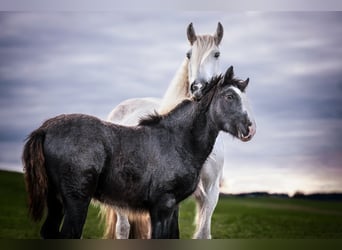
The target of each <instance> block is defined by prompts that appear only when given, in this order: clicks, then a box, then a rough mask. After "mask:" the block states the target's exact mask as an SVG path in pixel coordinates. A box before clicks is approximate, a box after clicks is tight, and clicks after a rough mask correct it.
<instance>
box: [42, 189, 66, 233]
mask: <svg viewBox="0 0 342 250" xmlns="http://www.w3.org/2000/svg"><path fill="white" fill-rule="evenodd" d="M47 208H48V214H47V217H46V220H45V222H44V224H43V226H42V229H41V231H40V235H41V236H42V238H44V239H56V238H59V237H60V235H59V228H60V225H61V222H62V219H63V205H62V202H61V201H60V200H59V199H58V198H57V196H56V193H55V192H53V191H52V190H51V189H49V193H48V197H47Z"/></svg>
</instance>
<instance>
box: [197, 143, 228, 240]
mask: <svg viewBox="0 0 342 250" xmlns="http://www.w3.org/2000/svg"><path fill="white" fill-rule="evenodd" d="M216 142H217V141H216ZM222 146H223V144H219V145H217V144H215V147H214V149H215V150H214V151H213V152H214V154H213V153H212V154H211V155H210V156H209V158H208V159H207V161H206V163H205V164H204V166H203V169H202V171H201V180H200V183H199V185H198V186H197V189H196V191H195V193H194V196H195V199H196V202H197V207H196V208H197V210H196V231H195V234H194V236H193V238H195V239H210V238H211V218H212V215H213V213H214V210H215V207H216V205H217V202H218V199H219V193H220V181H221V178H222V169H223V159H224V158H223V157H222V156H221V151H220V149H221V147H222Z"/></svg>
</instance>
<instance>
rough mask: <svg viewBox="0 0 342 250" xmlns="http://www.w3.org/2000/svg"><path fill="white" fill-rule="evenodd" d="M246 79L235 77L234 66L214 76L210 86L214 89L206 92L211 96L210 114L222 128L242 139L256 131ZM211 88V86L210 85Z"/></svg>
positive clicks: (251, 135) (248, 137) (245, 139)
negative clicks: (218, 75) (222, 73)
mask: <svg viewBox="0 0 342 250" xmlns="http://www.w3.org/2000/svg"><path fill="white" fill-rule="evenodd" d="M248 82H249V78H247V79H246V80H245V81H243V80H238V79H236V78H234V71H233V66H231V67H229V68H228V69H227V71H226V73H225V74H224V75H222V76H220V77H216V78H213V80H212V81H211V82H210V83H209V86H211V85H214V87H212V88H213V89H211V90H209V91H208V92H212V91H213V92H212V93H211V94H210V93H208V94H205V96H207V95H209V96H211V104H210V116H211V119H212V120H213V121H215V123H216V124H217V126H218V127H219V129H220V130H223V131H225V132H228V133H230V134H231V135H233V136H235V137H237V138H239V139H240V140H242V141H249V140H250V139H252V137H253V136H254V134H255V132H256V124H255V120H254V118H253V115H252V112H251V109H250V107H249V105H248V99H247V96H246V87H247V85H248ZM209 88H210V87H209Z"/></svg>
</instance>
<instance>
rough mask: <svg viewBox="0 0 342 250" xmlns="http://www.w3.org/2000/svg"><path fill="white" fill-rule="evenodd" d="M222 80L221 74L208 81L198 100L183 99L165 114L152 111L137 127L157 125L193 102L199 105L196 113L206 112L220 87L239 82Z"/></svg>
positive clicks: (235, 79)
mask: <svg viewBox="0 0 342 250" xmlns="http://www.w3.org/2000/svg"><path fill="white" fill-rule="evenodd" d="M223 79H224V75H222V74H220V75H218V76H214V77H212V79H211V80H210V81H209V83H208V84H207V86H206V87H205V88H204V89H203V90H202V91H203V96H202V98H201V99H200V100H189V99H185V100H183V101H182V102H181V103H179V104H178V105H177V106H176V107H175V108H174V109H172V110H171V111H170V112H169V113H167V114H158V113H157V112H156V111H154V113H152V114H149V115H147V116H144V117H142V118H141V119H140V121H139V125H142V126H145V125H147V126H152V125H157V124H159V123H160V122H161V121H162V120H163V119H165V118H167V117H169V116H172V115H173V114H174V113H176V112H177V111H178V110H179V109H182V108H183V107H184V106H187V105H189V104H191V103H193V102H197V103H198V104H199V105H200V108H199V109H198V110H197V112H199V113H201V112H203V111H206V110H207V109H208V107H209V105H210V103H211V102H212V100H213V98H214V96H215V93H216V92H217V90H218V89H219V88H220V87H222V86H225V85H231V86H237V85H238V83H239V82H240V81H241V80H240V79H238V78H232V79H230V80H228V81H224V80H223Z"/></svg>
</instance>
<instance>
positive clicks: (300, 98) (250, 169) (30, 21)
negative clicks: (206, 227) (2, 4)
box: [0, 10, 342, 195]
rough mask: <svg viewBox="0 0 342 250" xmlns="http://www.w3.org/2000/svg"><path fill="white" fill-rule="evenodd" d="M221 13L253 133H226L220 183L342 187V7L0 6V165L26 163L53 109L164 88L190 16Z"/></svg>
mask: <svg viewBox="0 0 342 250" xmlns="http://www.w3.org/2000/svg"><path fill="white" fill-rule="evenodd" d="M218 21H220V22H221V23H222V25H223V27H224V37H223V41H222V43H221V45H220V50H221V61H220V69H221V71H222V72H224V71H225V70H226V69H227V68H228V67H229V66H230V65H233V66H234V70H235V74H236V76H237V77H239V78H242V79H245V78H247V77H249V78H250V83H249V86H248V89H247V94H248V97H249V100H250V103H251V106H252V109H253V111H254V117H255V119H256V123H257V133H256V135H255V137H254V138H253V139H252V140H251V141H250V142H247V143H243V142H240V141H239V140H237V139H233V138H232V137H231V136H229V135H226V134H224V135H222V136H223V137H224V141H225V166H224V177H225V178H224V185H223V187H222V191H224V192H229V193H239V192H252V191H268V192H278V193H279V192H285V193H288V194H290V195H291V194H293V193H295V192H296V191H301V192H304V193H312V192H333V191H342V133H341V128H342V98H341V96H342V46H341V45H342V29H341V23H342V12H301V11H296V12H272V11H271V12H268V11H261V12H256V11H252V12H246V11H206V12H204V11H181V10H159V11H153V10H149V11H142V10H123V11H122V10H121V11H107V12H95V11H88V12H77V11H76V12H73V11H71V12H58V11H54V12H0V117H1V119H0V169H5V170H11V171H22V164H21V153H22V148H23V145H24V140H25V138H26V136H27V135H28V134H29V133H30V132H31V131H33V130H34V129H36V128H37V127H38V126H40V125H41V123H42V122H43V121H44V120H46V119H48V118H51V117H53V116H56V115H58V114H62V113H85V114H90V115H94V116H97V117H99V118H101V119H105V118H106V116H107V115H108V113H109V112H110V111H111V110H112V109H113V108H114V107H115V106H116V105H117V104H119V103H120V102H122V101H124V100H126V99H128V98H135V97H162V96H163V94H164V92H165V91H166V88H167V86H168V84H169V83H170V81H171V79H172V77H173V76H174V74H175V73H176V71H177V69H178V67H179V66H180V65H181V63H182V61H183V59H184V57H185V54H186V52H187V51H188V49H189V48H190V45H189V43H188V41H187V39H186V27H187V25H188V24H189V23H190V22H193V24H194V28H195V30H196V33H198V34H205V33H210V34H212V33H214V32H215V30H216V26H217V22H218Z"/></svg>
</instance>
